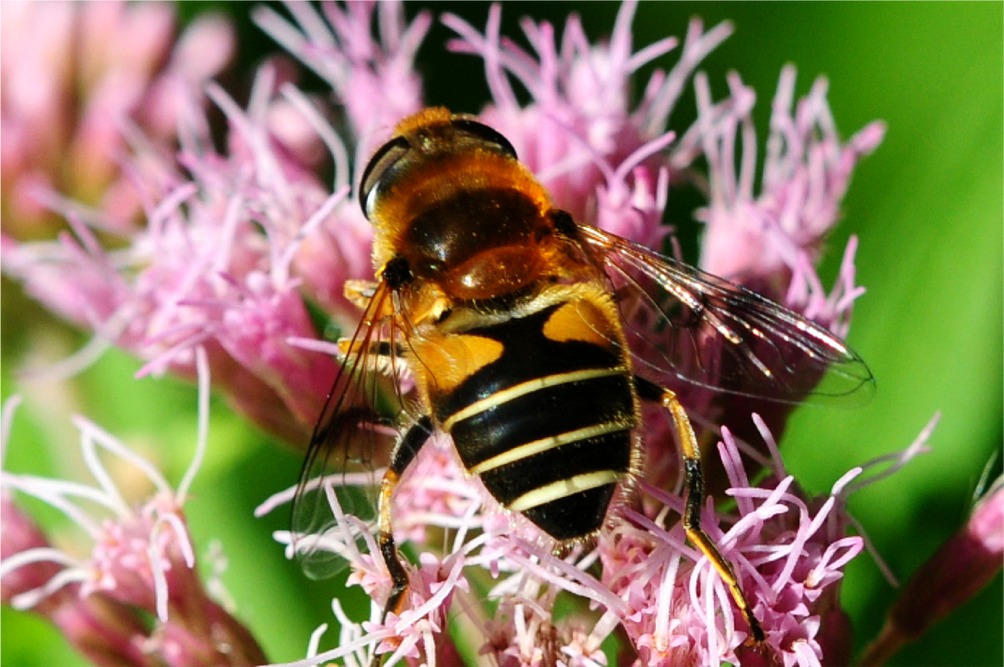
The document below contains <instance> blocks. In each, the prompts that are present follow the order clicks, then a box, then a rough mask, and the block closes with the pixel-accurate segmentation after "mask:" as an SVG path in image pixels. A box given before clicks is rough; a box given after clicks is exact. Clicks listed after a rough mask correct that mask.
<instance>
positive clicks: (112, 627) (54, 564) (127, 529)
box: [0, 353, 265, 665]
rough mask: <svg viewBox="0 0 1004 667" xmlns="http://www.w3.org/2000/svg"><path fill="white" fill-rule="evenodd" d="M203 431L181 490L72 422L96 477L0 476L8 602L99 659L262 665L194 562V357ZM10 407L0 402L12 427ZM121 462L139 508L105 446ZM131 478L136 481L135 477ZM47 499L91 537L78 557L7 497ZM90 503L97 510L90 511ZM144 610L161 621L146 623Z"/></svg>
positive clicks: (204, 384) (205, 395)
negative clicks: (119, 483) (136, 490)
mask: <svg viewBox="0 0 1004 667" xmlns="http://www.w3.org/2000/svg"><path fill="white" fill-rule="evenodd" d="M197 356H198V358H199V361H198V366H199V370H200V376H201V377H200V383H199V384H200V400H199V410H200V433H199V441H198V442H197V443H196V452H195V456H194V457H193V460H192V465H191V467H190V468H189V469H188V470H187V471H186V473H185V475H184V477H183V479H182V481H181V484H180V485H179V486H178V488H177V489H176V490H174V489H171V488H170V486H169V485H168V483H167V481H166V480H165V479H164V478H163V476H162V475H161V474H160V473H159V472H158V471H157V470H156V468H154V466H153V465H152V464H151V463H150V462H148V461H146V460H144V459H142V458H140V457H139V456H138V455H136V454H135V453H134V452H133V451H131V450H130V449H128V447H126V446H125V445H124V444H123V443H122V442H121V441H119V440H117V439H116V438H114V437H113V436H112V435H110V434H109V433H107V432H105V431H103V430H102V429H101V428H99V427H98V426H97V425H95V424H93V423H91V422H89V421H87V420H85V419H82V418H78V419H76V420H75V422H76V426H77V428H78V429H79V430H80V433H81V449H82V452H83V459H84V461H85V463H86V464H87V467H88V469H89V471H90V472H91V474H92V476H93V477H94V481H95V485H93V486H89V485H85V484H80V483H76V482H68V481H60V480H53V479H42V478H38V477H34V476H32V475H25V474H14V473H11V472H8V471H2V472H0V483H2V492H3V505H4V508H3V511H4V522H3V525H2V529H0V535H2V557H0V577H2V582H3V591H4V592H3V595H4V601H5V602H7V603H9V604H11V605H12V606H14V607H15V608H18V609H33V610H34V611H36V612H37V613H39V614H41V615H43V616H45V617H46V618H48V619H50V620H51V621H52V622H53V623H55V624H56V625H57V626H58V627H59V628H60V630H61V631H62V632H63V633H64V634H65V635H66V636H67V637H68V638H69V639H70V641H71V642H73V643H74V644H75V645H76V646H77V647H78V648H79V649H80V650H81V651H82V652H83V653H84V654H85V655H88V656H89V657H91V658H92V659H94V660H96V661H97V662H102V663H105V662H109V661H114V662H118V663H127V664H137V665H146V664H154V662H159V661H163V663H164V664H168V665H187V664H193V663H203V662H212V663H216V664H248V663H249V662H263V661H264V660H265V657H264V654H263V653H262V651H261V649H260V648H259V647H258V645H257V643H256V642H255V641H254V639H253V638H252V637H251V635H250V634H249V633H248V632H247V630H246V629H245V628H244V627H243V626H241V624H240V623H239V622H238V621H237V620H236V619H235V618H234V617H233V616H231V615H230V613H229V612H227V611H226V610H225V609H224V608H223V607H222V606H221V605H220V604H219V603H217V602H215V601H214V600H212V599H210V598H209V597H208V595H207V594H206V591H205V588H204V587H203V585H202V583H201V581H200V580H199V577H198V574H197V572H196V570H195V552H194V548H193V545H192V540H191V536H190V535H189V533H188V528H187V524H186V521H185V515H184V511H183V510H182V506H183V505H184V503H185V500H186V498H187V495H188V489H189V487H190V486H191V483H192V480H193V478H194V476H195V474H196V472H197V471H198V467H199V465H200V464H201V462H202V458H203V456H204V454H205V442H206V434H207V429H208V424H209V376H208V366H207V363H206V358H205V355H204V354H201V353H199V354H198V355H197ZM14 407H16V403H12V402H9V403H8V405H7V406H5V409H4V422H5V428H4V443H3V444H4V448H5V451H6V446H7V441H6V436H7V434H8V433H9V430H8V428H7V425H8V424H9V422H10V420H11V419H12V416H13V409H14ZM102 451H103V452H106V453H108V454H109V455H112V456H114V457H115V458H116V459H118V462H121V463H124V464H126V465H128V466H129V467H130V469H131V471H132V472H133V473H139V475H141V476H142V477H143V478H145V480H146V481H147V482H148V483H149V484H150V485H151V486H152V487H153V489H154V492H153V493H152V494H151V495H150V496H149V497H148V498H147V500H146V501H145V502H143V503H142V504H141V505H139V506H138V507H136V506H133V505H131V504H130V503H129V502H128V501H127V500H126V498H125V497H124V496H123V494H122V492H121V491H120V490H119V489H118V488H117V487H116V485H115V482H114V480H113V477H112V475H111V473H110V472H109V467H107V466H106V464H105V463H103V462H102V460H101V452H102ZM131 481H134V480H131ZM15 492H19V493H24V494H27V495H30V496H34V497H36V498H38V499H40V500H43V501H45V502H47V503H49V504H50V505H52V506H53V507H54V508H56V509H58V510H60V511H62V512H63V513H64V514H65V515H66V516H67V517H68V518H70V519H71V520H72V521H73V522H74V523H75V524H76V525H77V526H78V527H79V528H81V529H82V530H83V531H84V533H85V534H87V535H88V536H89V537H90V538H91V540H92V541H93V544H92V545H91V549H90V553H89V554H88V555H87V556H86V557H84V558H77V557H74V556H71V555H70V554H68V553H65V552H63V551H59V550H57V549H55V548H53V547H51V546H49V544H48V541H47V540H46V538H45V536H44V535H43V534H42V533H41V532H40V531H39V529H38V528H37V526H35V525H34V523H33V522H32V521H31V520H30V519H29V518H28V517H27V516H26V515H24V514H23V513H22V512H21V511H20V510H19V509H18V508H17V506H16V505H15V504H14V502H13V498H12V496H13V494H14V493H15ZM93 505H96V506H97V507H99V508H101V510H102V512H101V513H99V514H98V515H92V514H90V513H88V509H87V508H89V507H92V506H93ZM142 614H149V615H151V616H152V617H154V618H155V619H156V620H157V622H156V623H155V624H154V627H153V629H147V628H146V627H145V623H144V622H143V620H142Z"/></svg>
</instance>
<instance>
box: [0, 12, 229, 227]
mask: <svg viewBox="0 0 1004 667" xmlns="http://www.w3.org/2000/svg"><path fill="white" fill-rule="evenodd" d="M174 33H175V19H174V10H173V9H172V8H171V6H169V5H167V4H149V5H135V6H132V5H127V4H126V3H125V2H94V3H86V4H83V3H82V4H75V3H44V4H41V5H39V4H37V3H32V2H23V1H20V0H16V1H14V2H10V3H5V5H4V20H3V24H2V27H0V42H2V44H3V47H2V49H0V62H2V65H0V80H2V81H3V84H2V95H3V100H4V103H3V112H2V122H3V129H4V141H3V150H2V152H0V165H2V168H3V172H4V178H3V187H2V190H0V192H2V202H3V208H2V211H3V220H4V227H5V228H6V231H7V232H8V233H9V232H11V231H15V232H16V233H18V234H20V235H23V236H27V237H38V236H44V235H45V233H46V231H49V232H51V230H52V228H53V227H54V226H55V225H54V224H49V225H46V226H44V227H47V229H44V228H43V229H40V228H39V227H40V226H42V223H44V222H45V221H49V222H50V223H54V220H53V217H54V216H53V213H54V211H52V210H50V208H49V207H48V206H47V204H48V203H49V202H50V201H51V199H52V198H53V197H54V196H62V197H66V198H71V199H72V200H74V202H76V204H77V205H78V206H80V207H81V208H83V207H94V208H96V209H97V210H98V211H100V213H101V222H102V224H105V225H109V226H111V227H113V228H122V227H128V226H130V225H132V224H134V223H135V222H136V220H135V218H136V215H137V213H139V211H140V206H141V203H142V197H143V193H142V192H141V191H139V190H137V189H136V183H135V179H136V178H138V177H141V174H139V173H135V170H142V169H143V165H142V163H140V162H137V161H129V160H128V159H127V158H126V153H127V150H128V147H129V145H130V144H131V143H133V142H134V141H143V142H151V143H153V144H155V145H170V143H171V141H172V140H173V138H174V137H175V134H176V132H177V128H178V123H179V121H181V120H182V119H183V118H184V116H185V114H186V113H188V110H186V109H185V108H184V104H183V102H182V101H183V100H185V99H187V98H188V97H189V96H191V95H193V94H194V95H196V96H200V95H201V92H200V91H201V87H202V86H203V85H204V84H205V82H207V81H209V80H210V79H211V78H212V77H214V76H216V75H217V74H219V72H220V71H221V70H222V69H223V68H224V67H225V66H226V64H227V62H228V61H229V60H230V58H231V55H232V53H233V50H234V31H233V28H232V26H231V25H230V24H229V23H228V22H227V21H225V20H223V19H222V18H219V17H213V16H209V15H206V16H204V17H202V18H200V19H198V20H197V21H195V22H194V23H193V24H192V25H191V26H189V27H188V29H186V30H185V31H184V33H183V34H181V35H180V36H175V34H174ZM126 162H128V164H126Z"/></svg>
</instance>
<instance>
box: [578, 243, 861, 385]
mask: <svg viewBox="0 0 1004 667" xmlns="http://www.w3.org/2000/svg"><path fill="white" fill-rule="evenodd" d="M579 230H580V233H581V235H582V238H583V240H584V241H585V243H586V246H587V247H588V248H590V249H592V250H593V253H592V254H593V255H594V256H595V257H596V258H597V262H600V263H602V264H603V268H604V270H605V271H606V273H607V275H608V277H609V278H610V280H611V282H612V283H613V285H614V289H615V290H616V292H617V294H618V300H619V305H620V307H621V311H622V314H623V316H624V318H625V322H626V325H627V326H626V334H627V337H628V344H629V346H630V348H631V352H632V355H633V357H634V360H635V372H636V373H638V374H639V375H641V376H642V377H645V378H646V379H649V380H651V381H653V382H656V383H657V384H660V385H663V386H666V385H667V383H669V386H673V383H674V382H678V381H684V382H687V383H690V384H692V385H697V386H699V387H704V388H708V389H714V390H716V391H725V392H730V393H734V394H741V395H746V396H754V397H758V398H766V399H770V400H775V401H783V402H800V401H803V400H805V399H807V398H813V399H815V398H822V399H838V400H851V401H854V400H867V398H868V397H870V396H871V393H872V391H873V388H874V378H873V376H872V374H871V371H870V370H869V369H868V366H866V365H865V363H864V362H863V361H862V360H861V358H860V357H858V356H857V354H855V352H854V351H853V350H851V349H850V348H849V347H848V346H847V345H846V344H845V343H844V342H843V341H842V340H841V339H840V338H839V337H837V336H835V335H834V334H832V333H830V332H829V331H827V330H826V329H825V328H824V327H822V326H820V325H818V324H815V323H813V322H811V321H809V320H807V319H805V318H804V317H802V316H801V315H798V314H797V313H795V312H792V311H791V310H789V309H787V308H785V307H784V306H781V305H779V304H777V303H774V302H773V301H771V300H769V299H767V298H764V297H762V296H760V295H759V294H757V293H755V292H752V291H750V290H748V289H746V288H744V287H741V286H739V285H735V284H733V283H730V282H729V281H727V280H724V279H722V278H718V277H716V276H713V275H711V274H709V273H705V272H703V271H701V270H699V269H696V268H694V267H692V266H689V265H687V264H685V263H683V262H680V261H677V260H675V259H672V258H670V257H665V256H663V255H660V254H659V253H657V252H654V251H652V250H649V249H648V248H645V247H644V246H641V245H638V244H636V243H633V242H631V241H628V240H627V239H623V238H621V237H619V236H616V235H614V234H610V233H608V232H604V231H602V230H600V229H597V228H595V227H590V226H588V225H580V226H579Z"/></svg>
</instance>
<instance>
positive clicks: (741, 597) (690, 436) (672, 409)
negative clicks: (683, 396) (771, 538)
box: [635, 377, 764, 644]
mask: <svg viewBox="0 0 1004 667" xmlns="http://www.w3.org/2000/svg"><path fill="white" fill-rule="evenodd" d="M635 385H636V386H637V387H638V395H639V396H640V397H641V398H643V399H645V400H650V401H658V402H659V403H660V404H661V405H662V407H664V408H666V410H668V411H669V414H670V416H671V417H672V418H673V425H674V426H675V427H676V438H677V441H678V442H679V446H680V454H681V455H682V456H683V469H684V473H685V474H686V483H687V499H686V504H685V505H684V510H683V530H684V531H686V533H687V538H688V539H689V540H690V541H691V543H692V544H693V545H694V546H696V547H697V548H698V549H700V551H701V553H703V554H704V555H705V556H706V557H707V558H708V560H709V561H710V562H711V564H712V565H713V566H714V568H715V569H716V570H718V575H719V576H720V577H721V578H722V581H724V582H725V585H727V586H728V587H729V591H730V592H731V594H732V599H733V600H735V603H736V606H737V607H739V611H740V612H742V615H743V617H744V618H745V619H746V622H747V623H748V624H749V627H750V634H751V635H752V636H753V640H754V641H755V642H756V643H758V644H759V643H761V642H763V640H764V633H763V628H761V627H760V622H759V621H757V619H756V616H755V615H754V614H753V609H752V607H751V606H750V603H749V601H748V600H747V599H746V595H745V594H744V593H743V591H742V589H741V588H740V587H739V580H738V578H737V577H736V574H735V571H734V570H733V569H732V565H731V564H729V562H728V561H727V560H725V558H724V557H723V556H722V554H721V552H720V551H719V550H718V547H717V546H716V545H715V542H714V540H712V539H711V537H710V536H709V535H708V534H707V533H706V532H705V531H704V529H703V528H701V505H703V504H704V475H703V472H702V469H701V450H700V448H699V447H698V445H697V437H696V436H695V435H694V427H693V426H691V424H690V418H689V417H687V412H686V410H684V408H683V405H682V404H681V403H680V400H679V399H678V398H677V397H676V394H675V393H674V392H673V391H672V390H670V389H666V388H665V387H659V386H657V385H655V384H653V383H651V382H649V381H647V380H644V379H642V378H638V377H636V378H635Z"/></svg>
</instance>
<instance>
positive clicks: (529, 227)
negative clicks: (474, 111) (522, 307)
mask: <svg viewBox="0 0 1004 667" xmlns="http://www.w3.org/2000/svg"><path fill="white" fill-rule="evenodd" d="M414 162H415V164H414V167H413V168H407V169H401V170H400V171H399V173H396V174H395V175H394V178H393V180H392V181H391V182H389V183H386V184H385V185H384V190H383V191H382V192H381V195H380V197H379V199H378V200H377V202H376V203H375V204H374V208H373V211H372V213H371V220H372V221H373V222H374V225H375V230H376V238H375V241H374V260H375V261H376V262H377V263H378V265H382V264H383V263H384V262H386V261H389V260H390V259H391V258H394V257H401V258H403V260H404V261H406V262H407V265H408V267H409V268H410V270H411V272H412V274H413V275H414V277H415V278H416V279H417V280H421V281H430V282H434V283H436V284H437V285H438V286H439V287H440V288H441V289H442V290H443V291H444V292H445V293H446V294H447V295H449V296H450V298H452V299H456V300H461V301H468V300H478V299H486V298H489V297H493V296H501V295H504V294H510V293H513V292H516V291H519V290H523V289H525V288H526V287H527V286H528V285H530V284H531V283H533V282H534V281H536V280H537V279H538V278H539V277H540V275H541V274H542V273H543V272H545V271H546V270H547V268H548V267H547V264H546V255H545V252H544V251H545V250H546V248H545V246H546V244H547V239H548V238H550V237H552V236H553V235H554V233H555V230H554V225H553V221H552V219H551V215H550V211H551V207H550V202H549V201H548V198H547V194H546V193H545V192H544V190H543V188H542V187H541V186H540V184H538V183H537V182H536V181H535V180H534V179H533V177H532V175H530V174H529V173H528V172H527V171H526V169H525V168H524V167H523V166H522V165H520V164H519V163H518V162H516V161H515V160H513V159H511V158H509V157H507V156H504V155H499V154H496V153H492V152H486V151H480V150H471V151H467V152H460V153H444V154H434V155H429V156H417V157H416V158H415V159H414Z"/></svg>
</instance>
